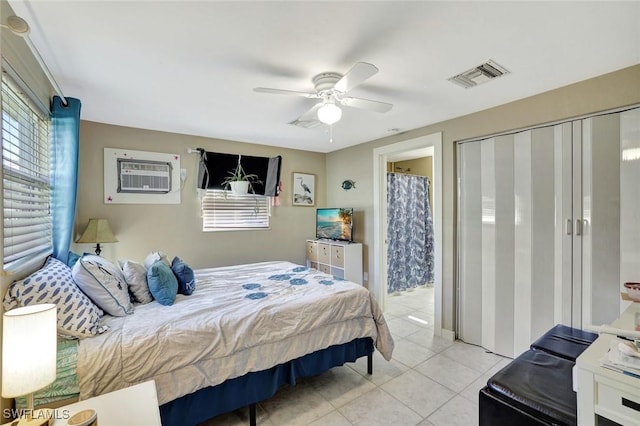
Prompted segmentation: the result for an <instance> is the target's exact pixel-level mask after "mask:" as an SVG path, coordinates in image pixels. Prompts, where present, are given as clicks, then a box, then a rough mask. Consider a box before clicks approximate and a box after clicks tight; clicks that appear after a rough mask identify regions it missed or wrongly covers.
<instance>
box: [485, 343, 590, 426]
mask: <svg viewBox="0 0 640 426" xmlns="http://www.w3.org/2000/svg"><path fill="white" fill-rule="evenodd" d="M573 366H574V363H573V362H572V361H569V360H566V359H563V358H560V357H557V356H554V355H550V354H548V353H546V352H542V351H537V350H533V349H532V350H528V351H527V352H525V353H523V354H522V355H520V356H519V357H517V358H516V359H514V360H513V361H512V362H511V363H510V364H509V365H507V366H506V367H504V368H503V369H502V370H500V371H499V372H498V373H496V374H495V375H494V376H493V377H492V378H491V379H489V381H488V382H487V386H486V387H485V388H484V389H482V390H481V391H480V395H479V396H480V426H490V425H492V426H501V425H505V426H508V425H517V426H528V425H567V426H569V425H572V426H573V425H576V422H577V420H576V411H577V405H576V394H575V392H574V391H573V387H572V383H573V380H572V374H571V369H572V368H573Z"/></svg>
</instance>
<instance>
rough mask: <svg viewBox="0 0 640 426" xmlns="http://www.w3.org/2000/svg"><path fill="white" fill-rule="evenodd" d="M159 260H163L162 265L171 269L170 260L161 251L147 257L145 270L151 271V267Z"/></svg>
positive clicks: (153, 252)
mask: <svg viewBox="0 0 640 426" xmlns="http://www.w3.org/2000/svg"><path fill="white" fill-rule="evenodd" d="M157 260H161V261H162V263H164V264H165V265H167V266H168V267H169V268H171V262H169V258H168V257H167V255H166V254H164V253H163V252H161V251H152V252H151V253H149V254H148V255H147V257H146V258H145V259H144V262H142V263H143V264H144V267H145V268H147V269H149V268H151V265H153V264H154V262H155V261H157Z"/></svg>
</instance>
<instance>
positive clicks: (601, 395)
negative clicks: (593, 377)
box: [595, 382, 640, 425]
mask: <svg viewBox="0 0 640 426" xmlns="http://www.w3.org/2000/svg"><path fill="white" fill-rule="evenodd" d="M639 384H640V383H639ZM596 386H597V394H596V410H595V411H596V413H598V414H600V415H601V416H603V417H606V418H608V419H610V420H613V421H615V422H618V423H621V424H623V425H638V424H640V395H638V392H635V394H633V395H632V394H630V393H628V392H626V391H625V390H623V389H619V388H618V387H616V386H611V385H609V384H605V383H602V382H598V383H597V384H596Z"/></svg>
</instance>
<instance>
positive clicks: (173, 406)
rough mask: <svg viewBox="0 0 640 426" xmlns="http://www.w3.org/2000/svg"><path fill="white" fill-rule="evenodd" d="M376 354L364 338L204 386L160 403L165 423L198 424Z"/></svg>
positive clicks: (190, 425) (186, 425) (183, 425)
mask: <svg viewBox="0 0 640 426" xmlns="http://www.w3.org/2000/svg"><path fill="white" fill-rule="evenodd" d="M372 353H373V340H372V339H371V338H370V337H363V338H359V339H355V340H352V341H351V342H349V343H345V344H342V345H335V346H330V347H328V348H327V349H322V350H319V351H316V352H312V353H310V354H307V355H304V356H301V357H300V358H297V359H294V360H292V361H289V362H285V363H284V364H279V365H276V366H275V367H272V368H270V369H268V370H263V371H257V372H253V373H247V374H245V375H244V376H241V377H237V378H235V379H230V380H227V381H225V382H223V383H221V384H219V385H217V386H212V387H208V388H204V389H200V390H199V391H196V392H194V393H191V394H189V395H185V396H183V397H181V398H178V399H176V400H173V401H170V402H167V403H166V404H163V405H161V406H160V417H161V418H162V424H163V426H195V425H197V424H198V423H201V422H203V421H205V420H208V419H210V418H212V417H215V416H218V415H220V414H223V413H227V412H229V411H233V410H236V409H238V408H242V407H246V406H247V405H250V404H254V403H257V402H260V401H264V400H265V399H268V398H270V397H272V396H273V395H274V394H275V393H276V392H277V390H278V388H279V387H280V386H282V385H283V384H285V383H287V384H289V385H292V386H293V385H295V384H296V380H297V379H298V378H302V377H308V376H315V375H317V374H320V373H323V372H325V371H327V370H330V369H331V368H333V367H337V366H339V365H343V364H344V363H346V362H354V361H355V360H357V359H358V358H360V357H363V356H366V355H370V354H372Z"/></svg>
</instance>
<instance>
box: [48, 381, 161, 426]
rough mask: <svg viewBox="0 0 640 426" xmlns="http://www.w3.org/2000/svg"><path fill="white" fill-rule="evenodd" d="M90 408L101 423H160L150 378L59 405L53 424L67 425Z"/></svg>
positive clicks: (115, 425)
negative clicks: (81, 412)
mask: <svg viewBox="0 0 640 426" xmlns="http://www.w3.org/2000/svg"><path fill="white" fill-rule="evenodd" d="M89 408H92V409H94V410H95V411H96V412H97V413H98V424H99V425H100V426H123V425H134V424H135V425H145V426H161V423H160V409H159V408H158V395H157V393H156V382H155V381H153V380H151V381H148V382H145V383H141V384H139V385H135V386H131V387H128V388H124V389H120V390H117V391H115V392H110V393H105V394H104V395H100V396H96V397H95V398H89V399H85V400H84V401H80V402H76V403H74V404H70V405H65V406H64V407H61V408H58V409H56V417H57V419H55V420H54V422H53V426H67V420H68V418H69V417H71V416H73V415H74V414H76V413H77V412H79V411H82V410H86V409H89ZM62 417H65V418H62Z"/></svg>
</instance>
